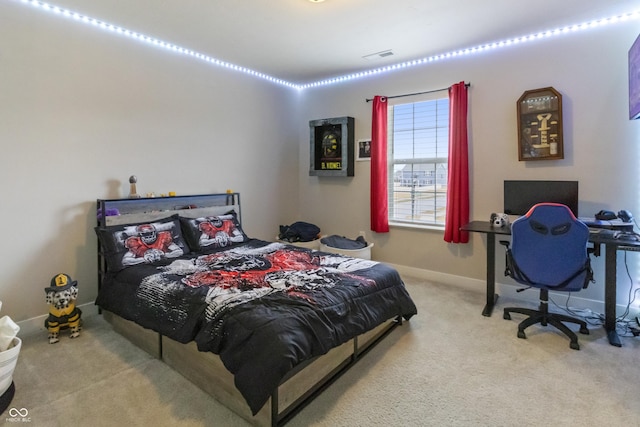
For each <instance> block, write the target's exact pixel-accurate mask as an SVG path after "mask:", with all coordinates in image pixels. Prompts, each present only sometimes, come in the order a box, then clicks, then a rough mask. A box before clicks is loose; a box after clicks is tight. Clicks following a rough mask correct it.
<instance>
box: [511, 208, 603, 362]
mask: <svg viewBox="0 0 640 427" xmlns="http://www.w3.org/2000/svg"><path fill="white" fill-rule="evenodd" d="M588 240H589V229H588V228H587V226H586V225H585V224H584V223H582V222H581V221H579V220H577V219H576V217H575V216H574V215H573V213H572V212H571V210H570V209H569V208H568V207H567V206H565V205H561V204H557V203H539V204H537V205H535V206H533V207H532V208H531V209H530V210H529V212H527V214H526V215H525V216H522V217H520V218H518V219H516V220H515V221H513V223H512V224H511V244H510V245H509V242H500V243H502V244H503V245H505V246H506V248H507V261H506V271H505V275H508V276H510V277H512V278H513V279H514V280H515V281H516V282H518V283H521V284H523V285H527V286H528V287H534V288H540V307H539V308H538V310H532V309H526V308H519V307H508V308H505V309H504V318H505V319H507V320H510V319H511V315H510V313H520V314H525V315H527V316H529V317H528V318H527V319H525V320H523V321H522V322H521V323H520V324H519V325H518V338H526V335H525V333H524V330H525V329H526V328H527V327H529V326H531V325H534V324H536V323H540V324H542V326H547V324H550V325H553V326H555V327H556V328H558V329H559V330H560V331H562V332H563V333H564V334H565V335H567V336H568V337H569V338H570V339H571V344H570V347H571V348H572V349H575V350H579V349H580V345H579V344H578V337H577V336H576V334H575V333H574V332H573V331H571V329H569V328H568V327H567V326H566V325H564V324H563V323H562V322H569V323H575V324H577V325H579V326H580V333H581V334H588V333H589V329H587V324H586V322H584V321H582V320H580V319H576V318H573V317H570V316H566V315H563V314H555V313H550V312H549V291H550V290H551V291H559V292H575V291H579V290H581V289H584V288H586V287H587V285H588V284H589V282H591V281H593V272H592V270H591V263H590V259H589V250H588V247H587V244H588ZM522 290H524V289H522Z"/></svg>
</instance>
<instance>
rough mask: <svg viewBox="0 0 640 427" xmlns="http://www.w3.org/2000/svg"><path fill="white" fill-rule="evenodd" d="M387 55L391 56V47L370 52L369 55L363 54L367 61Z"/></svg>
mask: <svg viewBox="0 0 640 427" xmlns="http://www.w3.org/2000/svg"><path fill="white" fill-rule="evenodd" d="M387 56H393V51H392V50H391V49H387V50H383V51H381V52H376V53H371V54H369V55H365V56H363V58H364V59H366V60H367V61H373V60H376V59H382V58H386V57H387Z"/></svg>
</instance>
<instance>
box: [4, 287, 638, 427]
mask: <svg viewBox="0 0 640 427" xmlns="http://www.w3.org/2000/svg"><path fill="white" fill-rule="evenodd" d="M405 282H406V284H407V288H408V289H409V292H410V294H411V295H412V296H413V298H414V300H415V302H416V305H417V306H418V311H419V312H418V315H417V316H415V317H414V318H413V319H411V321H409V322H405V323H404V325H403V326H401V327H400V328H396V330H395V331H393V332H392V333H391V334H390V335H389V336H388V337H387V338H386V339H385V341H383V342H382V343H381V344H379V345H378V346H377V347H376V348H375V349H373V350H372V351H371V352H370V353H368V354H367V355H366V356H365V357H364V358H363V359H361V360H360V361H359V362H358V363H357V364H356V365H355V366H354V367H353V368H352V369H351V370H350V371H348V372H347V373H346V374H345V375H343V376H342V377H341V378H340V379H339V380H338V381H336V382H335V383H334V384H332V385H331V386H330V387H329V388H328V389H327V390H326V391H325V392H324V393H323V394H322V395H321V396H319V397H318V398H317V399H316V400H315V401H313V402H312V403H311V404H310V405H309V406H307V407H306V408H305V409H304V410H303V411H302V412H300V413H299V414H298V415H297V416H296V417H295V418H294V419H293V420H292V421H291V422H290V423H289V424H288V425H289V426H296V427H298V426H385V427H386V426H541V425H554V426H576V425H579V426H604V425H606V426H632V425H634V426H636V425H640V337H638V338H634V337H626V338H623V339H622V340H623V347H622V348H616V347H613V346H610V345H609V344H608V342H607V339H606V335H605V333H604V330H603V328H602V327H596V326H594V327H592V328H591V334H590V335H588V336H584V335H580V343H581V350H580V351H575V350H571V349H570V348H569V341H568V339H566V338H565V337H564V336H563V335H561V334H559V333H557V332H555V331H554V330H553V329H552V328H543V327H540V326H537V327H532V328H530V329H529V330H528V334H527V335H528V339H526V340H522V339H518V338H517V337H516V325H517V323H518V322H519V321H520V319H521V317H519V316H515V315H514V318H513V320H511V321H507V320H504V319H502V313H501V308H503V307H505V306H506V305H508V304H510V303H513V301H504V300H499V301H498V306H497V308H496V312H494V315H493V316H492V317H483V316H482V315H481V314H480V313H481V310H482V307H483V304H484V294H483V289H478V291H477V292H474V291H469V290H464V289H461V288H457V287H455V286H446V285H442V284H437V283H430V282H426V281H423V280H418V279H414V278H405ZM528 292H535V291H534V290H530V291H528ZM510 305H513V304H510ZM22 339H23V348H22V351H21V353H20V357H19V360H18V365H17V367H16V371H15V373H14V382H15V385H16V394H15V397H14V399H13V401H12V403H11V405H10V407H9V408H8V410H7V411H5V412H4V413H3V414H1V415H0V424H2V423H4V424H5V425H30V426H79V427H84V426H92V427H93V426H147V425H148V426H245V425H247V423H246V422H245V421H244V420H242V419H240V418H239V417H237V416H236V415H234V414H233V413H231V412H230V411H228V410H227V409H226V408H224V407H222V406H221V405H220V404H218V403H217V402H216V401H215V400H213V399H212V398H210V397H209V396H208V395H206V394H205V393H204V392H202V391H201V390H200V389H198V388H197V387H195V386H193V385H192V384H191V383H190V382H189V381H187V380H186V379H184V378H183V377H182V376H180V375H179V374H177V373H175V372H174V371H173V370H172V369H171V368H169V367H167V366H166V365H164V364H163V363H162V362H161V361H159V360H156V359H153V358H152V357H150V356H149V355H147V354H146V353H145V352H143V351H142V350H139V349H138V348H136V347H135V346H133V345H132V344H130V343H129V342H128V341H127V340H126V339H124V338H122V337H121V336H120V335H118V334H117V333H115V332H114V331H113V330H112V329H111V327H110V326H109V324H107V323H106V322H105V321H104V320H103V319H102V317H101V316H90V317H87V318H85V321H84V330H83V332H82V335H81V336H80V337H79V338H77V339H74V340H71V339H69V338H68V336H67V335H63V336H62V339H61V341H60V342H59V343H57V344H54V345H50V344H48V343H47V337H46V333H44V332H43V333H42V335H38V336H27V337H22ZM10 408H16V409H22V408H25V409H26V410H27V411H28V415H27V418H26V419H25V420H17V419H15V418H11V417H10V415H9V409H10ZM23 413H24V412H23ZM27 423H28V424H27Z"/></svg>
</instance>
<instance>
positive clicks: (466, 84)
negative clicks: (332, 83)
mask: <svg viewBox="0 0 640 427" xmlns="http://www.w3.org/2000/svg"><path fill="white" fill-rule="evenodd" d="M464 86H465V87H469V86H471V83H465V84H464ZM443 90H449V88H448V87H444V88H442V89H433V90H428V91H426V92H415V93H405V94H404V95H394V96H385V97H384V98H387V99H392V98H403V97H405V96H415V95H423V94H425V93H435V92H442V91H443ZM371 101H373V99H367V102H371Z"/></svg>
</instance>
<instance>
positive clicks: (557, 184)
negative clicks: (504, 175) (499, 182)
mask: <svg viewBox="0 0 640 427" xmlns="http://www.w3.org/2000/svg"><path fill="white" fill-rule="evenodd" d="M543 202H551V203H562V204H563V205H567V206H568V207H569V209H571V212H573V214H574V215H575V216H576V217H577V216H578V181H505V182H504V210H503V212H504V213H506V214H507V215H525V214H526V213H527V212H529V209H531V207H532V206H533V205H535V204H536V203H543Z"/></svg>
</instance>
